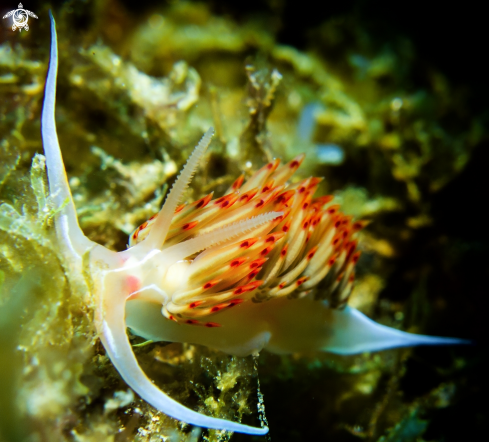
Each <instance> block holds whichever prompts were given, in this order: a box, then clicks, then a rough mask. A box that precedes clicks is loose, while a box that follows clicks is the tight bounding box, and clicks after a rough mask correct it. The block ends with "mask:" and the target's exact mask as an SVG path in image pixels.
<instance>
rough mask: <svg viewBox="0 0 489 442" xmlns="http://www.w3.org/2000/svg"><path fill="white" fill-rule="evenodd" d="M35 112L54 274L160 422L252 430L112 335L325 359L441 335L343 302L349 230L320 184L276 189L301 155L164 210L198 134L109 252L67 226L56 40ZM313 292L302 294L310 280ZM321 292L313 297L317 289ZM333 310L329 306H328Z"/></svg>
mask: <svg viewBox="0 0 489 442" xmlns="http://www.w3.org/2000/svg"><path fill="white" fill-rule="evenodd" d="M50 18H51V34H52V37H51V54H50V63H49V68H48V74H47V79H46V86H45V96H44V105H43V110H42V119H41V126H42V139H43V146H44V152H45V156H46V165H47V172H48V180H49V190H50V194H51V197H52V199H53V200H54V203H55V204H56V205H57V206H58V207H62V209H61V210H59V212H58V214H57V216H56V219H55V229H56V235H57V239H58V242H59V246H60V248H61V250H62V254H63V258H64V265H65V267H66V268H67V269H69V271H70V272H73V271H76V272H79V274H80V275H83V277H84V278H85V279H86V280H87V286H88V287H90V289H91V292H92V293H91V296H93V297H94V298H93V299H94V305H95V306H96V307H95V322H96V328H97V331H98V333H99V335H100V339H101V341H102V343H103V345H104V347H105V350H106V352H107V354H108V356H109V357H110V359H111V361H112V363H113V364H114V366H115V367H116V369H117V370H118V372H119V373H120V375H121V376H122V378H123V379H124V380H125V381H126V382H127V384H128V385H129V386H130V387H131V388H132V389H133V390H134V391H136V392H137V393H138V394H139V395H140V396H141V398H143V399H144V400H146V401H147V402H148V403H150V404H151V405H153V406H154V407H156V408H157V409H158V410H161V411H162V412H163V413H166V414H167V415H169V416H171V417H173V418H175V419H179V420H181V421H184V422H186V423H189V424H193V425H198V426H201V427H206V428H214V429H220V430H228V431H236V432H242V433H248V434H255V435H263V434H266V433H267V431H268V428H266V427H265V428H255V427H251V426H248V425H243V424H240V423H236V422H231V421H227V420H224V419H218V418H214V417H210V416H206V415H202V414H200V413H197V412H195V411H193V410H191V409H189V408H187V407H185V406H183V405H182V404H180V403H178V402H176V401H175V400H173V399H171V398H170V397H169V396H168V395H166V394H165V393H164V392H163V391H161V390H160V389H159V388H158V387H156V386H155V385H154V384H153V383H152V382H151V380H150V379H148V377H147V376H146V375H145V374H144V372H143V371H142V369H141V368H140V366H139V364H138V362H137V360H136V357H135V355H134V353H133V350H132V347H131V344H130V342H129V339H128V337H127V333H126V327H130V329H131V330H132V331H133V332H134V333H135V334H137V335H139V336H142V337H145V338H148V339H152V340H153V341H172V342H188V343H193V344H202V345H206V346H209V347H213V348H216V349H218V350H221V351H224V352H227V353H231V354H234V355H243V356H244V355H249V354H257V353H258V352H259V351H260V350H262V349H267V350H269V351H272V352H276V353H291V352H297V351H304V350H320V351H328V352H334V353H339V354H352V353H359V352H365V351H377V350H383V349H387V348H392V347H403V346H413V345H421V344H459V343H462V342H464V341H462V340H459V339H454V338H439V337H430V336H423V335H413V334H409V333H405V332H402V331H398V330H395V329H391V328H389V327H386V326H383V325H379V324H377V323H375V322H374V321H372V320H370V319H368V318H367V317H366V316H364V315H363V314H362V313H360V312H359V311H357V310H355V309H353V308H350V307H348V306H347V305H346V301H347V299H348V296H349V294H350V291H351V289H352V284H353V280H354V268H355V264H356V262H357V260H358V258H359V251H357V240H356V239H355V236H356V232H357V231H358V230H359V229H361V228H362V227H363V224H362V222H359V221H357V222H354V221H353V220H352V219H351V218H350V217H348V216H345V215H343V214H342V213H341V212H340V211H339V207H338V206H337V205H335V204H333V202H332V201H331V199H332V198H331V197H328V196H322V197H321V196H320V197H314V193H315V190H316V188H317V186H318V183H319V181H320V179H317V178H308V179H305V180H302V181H299V182H297V183H295V184H290V183H289V178H290V177H291V176H292V175H293V174H294V172H295V171H296V170H297V168H298V167H299V166H300V164H301V161H302V160H303V155H301V156H298V157H297V158H295V159H293V160H292V161H291V162H289V163H288V164H285V165H280V161H279V160H275V161H273V162H271V163H269V164H267V165H266V166H264V167H262V168H261V169H260V170H258V171H257V172H256V173H255V174H254V175H252V176H251V177H250V178H249V179H248V180H247V181H246V182H245V181H244V176H240V177H239V178H238V179H237V180H236V181H235V182H234V184H233V185H232V186H231V187H230V189H229V190H228V191H227V192H226V194H225V195H223V196H221V197H219V198H214V195H213V194H212V193H211V194H209V195H206V196H204V197H203V198H201V199H199V200H198V201H195V202H193V203H190V204H186V205H178V204H179V202H180V201H179V200H180V198H181V196H182V193H183V192H184V190H185V188H186V187H187V186H188V184H189V182H190V180H191V178H192V176H193V174H194V173H195V171H196V169H197V166H198V163H199V161H200V160H201V158H202V157H203V155H204V153H205V151H206V148H207V146H208V145H209V143H210V142H211V138H212V134H213V130H212V129H209V130H208V131H207V132H206V133H205V135H204V136H203V138H202V139H201V140H200V142H199V143H198V145H197V147H196V148H195V150H194V151H193V153H192V154H191V156H190V157H189V159H188V161H187V163H186V164H185V166H184V168H183V170H182V172H181V173H180V175H179V177H178V179H177V180H176V182H175V184H174V185H173V187H172V189H171V191H170V192H169V194H168V196H167V198H166V200H165V203H164V205H163V207H162V209H161V210H160V212H159V213H158V214H157V215H155V216H154V217H152V218H151V219H150V220H148V221H147V222H145V223H144V224H142V225H141V226H140V227H139V228H138V229H136V231H135V232H134V233H133V234H132V235H131V237H130V244H129V248H128V249H127V250H124V251H121V252H113V251H110V250H108V249H106V248H105V247H103V246H101V245H99V244H96V243H94V242H92V241H91V240H89V239H88V238H87V237H86V236H85V235H84V233H83V231H82V230H81V228H80V227H79V224H78V220H77V215H76V211H75V205H74V202H73V198H72V195H71V192H70V188H69V185H68V181H67V177H66V173H65V169H64V165H63V160H62V157H61V151H60V147H59V143H58V138H57V133H56V126H55V93H56V76H57V65H58V53H57V37H56V28H55V22H54V19H53V17H52V15H51V13H50ZM323 280H324V281H325V282H324V283H323V284H322V286H323V288H322V289H321V290H314V289H315V288H316V287H317V285H318V283H319V282H320V281H323ZM324 287H326V288H324ZM339 307H341V308H339Z"/></svg>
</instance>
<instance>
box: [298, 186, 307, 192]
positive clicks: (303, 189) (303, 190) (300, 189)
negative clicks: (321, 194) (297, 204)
mask: <svg viewBox="0 0 489 442" xmlns="http://www.w3.org/2000/svg"><path fill="white" fill-rule="evenodd" d="M305 191H306V188H305V187H304V186H302V187H299V190H298V191H297V192H299V193H304V192H305Z"/></svg>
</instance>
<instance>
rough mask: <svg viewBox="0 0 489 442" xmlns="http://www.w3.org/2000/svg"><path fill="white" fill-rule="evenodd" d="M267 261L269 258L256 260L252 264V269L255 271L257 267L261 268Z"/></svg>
mask: <svg viewBox="0 0 489 442" xmlns="http://www.w3.org/2000/svg"><path fill="white" fill-rule="evenodd" d="M266 261H267V258H259V259H255V260H254V261H253V262H251V263H250V269H255V268H257V267H261V266H262V265H263V264H265V262H266Z"/></svg>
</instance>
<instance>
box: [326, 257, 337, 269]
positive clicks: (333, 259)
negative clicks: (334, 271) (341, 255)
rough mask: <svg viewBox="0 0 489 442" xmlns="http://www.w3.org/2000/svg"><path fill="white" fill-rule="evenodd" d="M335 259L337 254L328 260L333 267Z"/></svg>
mask: <svg viewBox="0 0 489 442" xmlns="http://www.w3.org/2000/svg"><path fill="white" fill-rule="evenodd" d="M335 261H336V256H333V258H330V260H329V261H328V264H329V266H330V267H331V266H332V265H333V264H334V262H335Z"/></svg>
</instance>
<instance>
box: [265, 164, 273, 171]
mask: <svg viewBox="0 0 489 442" xmlns="http://www.w3.org/2000/svg"><path fill="white" fill-rule="evenodd" d="M273 164H274V163H268V164H267V166H266V167H267V169H268V170H270V169H271V168H272V167H273Z"/></svg>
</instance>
